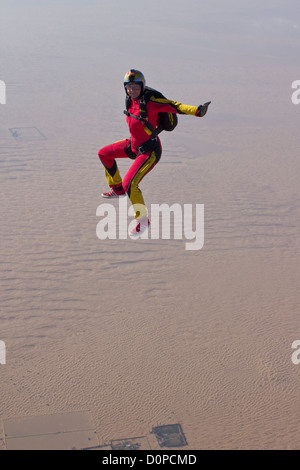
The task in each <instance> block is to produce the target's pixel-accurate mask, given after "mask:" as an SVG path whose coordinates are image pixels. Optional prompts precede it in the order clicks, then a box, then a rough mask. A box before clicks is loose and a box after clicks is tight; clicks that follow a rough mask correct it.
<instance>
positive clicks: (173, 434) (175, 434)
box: [152, 424, 187, 447]
mask: <svg viewBox="0 0 300 470" xmlns="http://www.w3.org/2000/svg"><path fill="white" fill-rule="evenodd" d="M152 432H153V433H154V434H155V436H156V439H157V441H158V443H159V445H160V447H183V446H186V445H187V441H186V438H185V435H184V433H183V430H182V427H181V424H167V425H165V426H157V427H155V428H152Z"/></svg>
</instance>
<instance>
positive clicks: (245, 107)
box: [0, 0, 300, 449]
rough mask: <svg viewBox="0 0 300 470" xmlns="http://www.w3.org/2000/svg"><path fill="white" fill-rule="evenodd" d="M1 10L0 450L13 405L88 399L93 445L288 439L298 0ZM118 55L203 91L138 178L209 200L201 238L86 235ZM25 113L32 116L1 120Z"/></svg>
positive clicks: (258, 443) (79, 406)
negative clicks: (200, 113) (177, 430)
mask: <svg viewBox="0 0 300 470" xmlns="http://www.w3.org/2000/svg"><path fill="white" fill-rule="evenodd" d="M0 14H1V19H0V27H1V28H0V56H1V59H0V60H1V63H0V80H3V81H4V82H5V84H6V104H5V105H2V104H1V105H0V152H1V155H0V179H1V202H0V207H1V224H0V234H1V258H0V277H1V291H0V302H1V311H0V340H1V341H4V342H5V345H6V364H5V365H0V448H3V449H4V448H10V445H11V446H12V447H13V446H14V445H19V444H16V441H14V439H11V440H10V439H5V434H7V432H8V431H6V429H9V425H10V423H12V422H14V420H15V419H17V418H22V419H23V418H24V419H25V418H30V419H31V418H33V417H43V416H46V417H49V416H53V415H58V414H65V413H75V416H77V417H78V416H79V415H78V414H76V413H82V412H88V413H89V416H90V419H91V423H92V427H93V429H94V430H95V432H96V435H95V436H96V439H97V443H98V444H99V445H103V446H105V445H107V446H109V444H110V442H111V441H112V440H118V439H125V438H131V437H135V436H145V438H146V439H148V440H147V442H148V444H146V446H147V445H148V448H159V446H158V443H157V442H156V441H155V440H153V439H152V440H151V438H150V437H149V433H150V431H151V429H152V428H153V427H154V426H158V425H165V424H173V423H181V425H182V429H183V431H184V434H185V437H186V439H187V442H188V446H187V447H185V449H251V448H252V449H253V448H257V449H279V448H283V449H299V442H300V440H299V437H300V436H299V421H300V407H299V404H300V403H299V384H300V364H299V365H297V364H294V363H293V362H292V360H291V357H292V353H293V349H292V347H291V346H292V343H293V341H295V340H299V339H300V327H299V271H300V270H299V251H300V239H299V226H300V224H299V216H300V211H299V171H300V160H299V147H300V146H299V117H300V105H295V104H293V103H292V100H291V96H292V93H293V89H292V88H291V85H292V82H293V81H294V80H300V72H299V55H300V54H299V53H300V50H299V48H300V47H299V44H300V37H299V36H300V22H299V18H300V7H299V2H297V1H286V0H285V1H283V0H278V1H266V0H263V1H262V2H261V1H256V0H255V1H253V2H251V3H250V4H249V3H248V2H245V1H244V2H240V1H237V0H231V1H227V2H223V1H221V0H219V1H217V0H214V1H210V2H205V1H202V0H195V1H194V0H187V1H186V2H182V1H177V0H172V1H171V0H163V1H158V0H154V1H152V2H150V3H147V2H146V3H141V2H139V1H137V0H136V1H135V0H130V1H128V2H124V1H121V0H119V1H115V0H109V1H105V0H102V1H101V0H99V1H92V0H89V1H83V0H76V1H74V0H73V1H72V2H71V1H66V0H64V1H61V0H60V1H57V0H54V1H53V0H52V1H51V2H50V1H44V2H38V1H37V0H30V1H27V2H24V1H23V0H22V1H21V0H15V1H13V2H11V1H10V0H9V1H8V0H1V1H0ZM129 68H138V69H140V70H142V71H143V72H144V74H145V76H146V80H147V84H148V85H149V86H152V87H154V88H158V89H159V90H161V91H162V92H163V93H164V94H165V95H167V96H168V97H169V98H170V99H174V100H176V101H180V102H183V103H185V104H190V105H198V104H200V103H203V102H205V101H208V100H212V105H211V107H210V109H209V113H208V114H207V116H206V117H205V118H203V119H196V118H194V117H191V116H180V117H179V125H178V127H177V129H176V130H175V131H174V132H173V133H172V134H170V135H169V134H166V133H165V134H164V135H163V136H162V144H163V155H162V158H161V161H160V163H159V164H158V166H157V167H156V168H155V169H154V170H153V171H152V172H151V173H150V174H149V175H148V176H147V177H146V178H145V179H144V180H143V182H142V184H141V189H142V191H143V194H144V196H145V200H146V202H147V203H148V204H152V203H159V204H161V203H163V202H164V203H167V204H169V205H171V204H173V203H179V204H182V205H183V204H187V203H188V204H193V205H195V204H204V207H205V242H204V247H203V249H201V250H198V251H186V250H185V240H162V239H160V240H139V241H133V240H130V239H128V240H104V241H100V240H99V239H98V238H97V236H96V225H97V222H98V221H99V219H98V218H97V217H96V209H97V207H98V205H99V204H100V203H102V202H103V200H101V198H100V197H99V195H100V193H101V192H102V190H103V189H106V182H105V178H104V172H103V168H102V167H101V165H100V162H99V160H98V156H97V151H98V149H99V148H100V147H102V146H104V145H107V144H109V143H112V142H114V141H116V140H120V139H123V138H126V137H127V136H128V132H127V127H126V122H125V117H124V115H123V114H122V111H123V106H124V90H123V85H122V81H123V76H124V75H125V73H126V71H127V70H128V69H129ZM25 127H26V128H36V129H38V131H40V133H41V134H39V133H38V132H37V131H36V130H34V129H31V130H30V129H29V130H28V129H27V131H26V130H23V131H21V130H19V134H15V136H13V132H14V131H13V130H12V129H16V128H25ZM17 132H18V131H17ZM22 132H23V139H22V138H21V137H22V134H21V133H22ZM18 135H19V139H18V137H17V136H18ZM20 136H21V137H20ZM43 136H45V139H44V138H43ZM129 164H130V162H128V161H124V162H121V163H120V170H121V173H122V174H124V172H125V171H126V169H127V168H128V166H129ZM72 416H73V415H72ZM80 416H81V417H82V415H80ZM75 421H76V420H75ZM12 437H13V436H12ZM32 439H33V441H32V442H31V445H32V446H33V447H35V448H37V447H38V446H39V443H38V438H36V439H35V438H32ZM63 439H64V436H63V434H62V436H61V440H60V444H59V445H60V446H62V447H65V448H68V445H69V443H68V442H67V441H66V442H65V443H64V440H63ZM155 442H156V443H155ZM21 445H22V444H20V446H21ZM28 445H29V444H28V440H27V441H26V445H25V447H26V446H28ZM155 446H156V447H155Z"/></svg>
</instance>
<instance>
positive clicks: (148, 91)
mask: <svg viewBox="0 0 300 470" xmlns="http://www.w3.org/2000/svg"><path fill="white" fill-rule="evenodd" d="M152 96H154V97H155V98H161V99H166V98H165V96H164V95H163V94H162V93H160V92H159V91H157V90H154V89H153V88H150V87H145V90H144V93H143V95H142V96H141V99H140V107H139V116H135V115H134V114H131V113H129V112H128V108H129V105H130V99H131V98H130V97H129V96H128V95H126V99H125V106H126V109H125V111H124V114H126V116H130V117H132V118H134V119H137V120H138V121H141V122H142V123H143V124H144V125H145V127H146V128H147V129H148V131H146V132H147V133H149V135H150V136H151V137H150V139H149V140H147V141H146V142H145V143H144V144H142V145H140V146H139V147H138V154H137V155H136V154H135V153H134V152H132V151H131V148H130V144H129V146H128V147H129V148H127V151H126V153H127V155H128V156H129V158H132V159H135V158H136V157H137V156H139V155H141V154H142V153H145V152H149V151H152V150H153V149H154V148H155V147H156V146H157V144H158V140H157V136H158V134H160V133H161V132H162V131H168V132H170V131H173V130H174V129H175V127H176V126H177V123H178V118H177V115H176V114H175V113H159V114H158V126H157V127H156V129H154V127H153V126H152V125H151V124H150V122H148V120H147V117H148V116H147V103H148V101H150V99H151V97H152Z"/></svg>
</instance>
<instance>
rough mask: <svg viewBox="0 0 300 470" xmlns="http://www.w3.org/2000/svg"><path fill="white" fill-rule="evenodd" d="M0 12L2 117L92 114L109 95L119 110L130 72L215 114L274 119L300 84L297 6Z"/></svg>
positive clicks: (134, 5)
mask: <svg viewBox="0 0 300 470" xmlns="http://www.w3.org/2000/svg"><path fill="white" fill-rule="evenodd" d="M0 12H1V17H0V57H1V61H0V79H1V80H4V81H5V82H6V83H7V108H6V112H7V113H8V112H9V109H8V106H9V105H14V106H15V111H16V112H18V113H19V115H20V113H22V112H23V113H24V112H25V110H26V109H29V106H30V107H33V106H34V104H35V102H36V104H37V105H40V106H41V105H42V106H44V108H45V107H47V108H48V107H49V113H50V111H51V106H54V103H55V105H56V110H57V109H59V106H63V105H65V106H64V110H66V105H67V104H68V105H71V103H72V105H73V103H74V104H75V103H78V102H80V101H82V106H84V105H87V106H89V111H87V112H91V107H92V106H94V105H95V106H96V107H97V106H99V104H100V103H101V102H103V100H107V97H108V96H109V97H110V105H111V107H112V109H114V108H116V109H117V108H119V107H120V106H121V104H120V103H121V102H122V103H123V98H124V90H123V88H122V81H123V77H124V75H125V73H126V71H127V70H128V69H129V68H131V67H132V68H138V69H141V70H142V71H143V72H144V74H145V76H146V80H147V83H148V85H150V86H153V87H155V88H158V89H161V90H162V91H163V92H165V94H167V96H168V97H170V98H172V99H177V100H178V101H182V102H186V103H187V104H195V105H198V104H200V102H203V101H204V100H207V99H211V100H213V101H214V106H215V108H214V110H215V115H216V114H217V113H222V112H223V113H224V112H229V108H230V109H231V112H233V114H239V113H244V114H249V115H251V114H252V115H253V116H256V115H257V113H258V112H259V113H260V115H263V114H265V113H266V110H268V112H270V115H271V116H272V115H273V116H274V115H275V114H276V109H278V106H281V107H282V106H283V105H285V104H286V105H287V106H290V95H291V92H290V88H291V83H292V81H293V80H296V79H299V78H300V77H299V73H298V70H299V68H298V58H299V53H300V50H299V49H300V19H299V18H300V2H299V1H298V0H262V1H258V0H254V1H252V2H248V1H238V0H226V1H224V0H209V1H208V0H207V1H206V0H205V1H204V0H186V1H182V0H180V1H179V0H152V1H151V2H140V1H139V0H128V1H124V0H51V1H50V0H46V1H43V2H40V1H38V0H27V1H25V0H0ZM21 85H22V86H23V89H21V88H16V87H18V86H19V87H21ZM271 85H272V90H273V91H272V94H273V95H274V94H275V96H272V97H271V96H269V97H268V96H267V95H268V93H269V90H270V86H271ZM13 86H14V88H13ZM91 90H93V93H91ZM17 95H18V96H17ZM21 96H22V99H20V97H21ZM14 99H15V101H14ZM276 101H277V103H276ZM254 102H256V104H255V107H253V109H252V104H253V103H254ZM102 104H104V103H102ZM107 105H108V104H107ZM107 105H106V106H107ZM122 105H123V104H122ZM244 108H245V110H243V109H244ZM10 110H11V108H10ZM50 114H51V113H50Z"/></svg>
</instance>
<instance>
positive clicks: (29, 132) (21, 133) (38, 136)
mask: <svg viewBox="0 0 300 470" xmlns="http://www.w3.org/2000/svg"><path fill="white" fill-rule="evenodd" d="M9 130H10V132H11V135H12V136H13V137H14V139H15V140H16V141H17V142H32V141H36V140H46V139H47V137H46V136H44V134H42V132H41V131H39V129H38V128H37V127H11V128H10V129H9Z"/></svg>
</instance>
